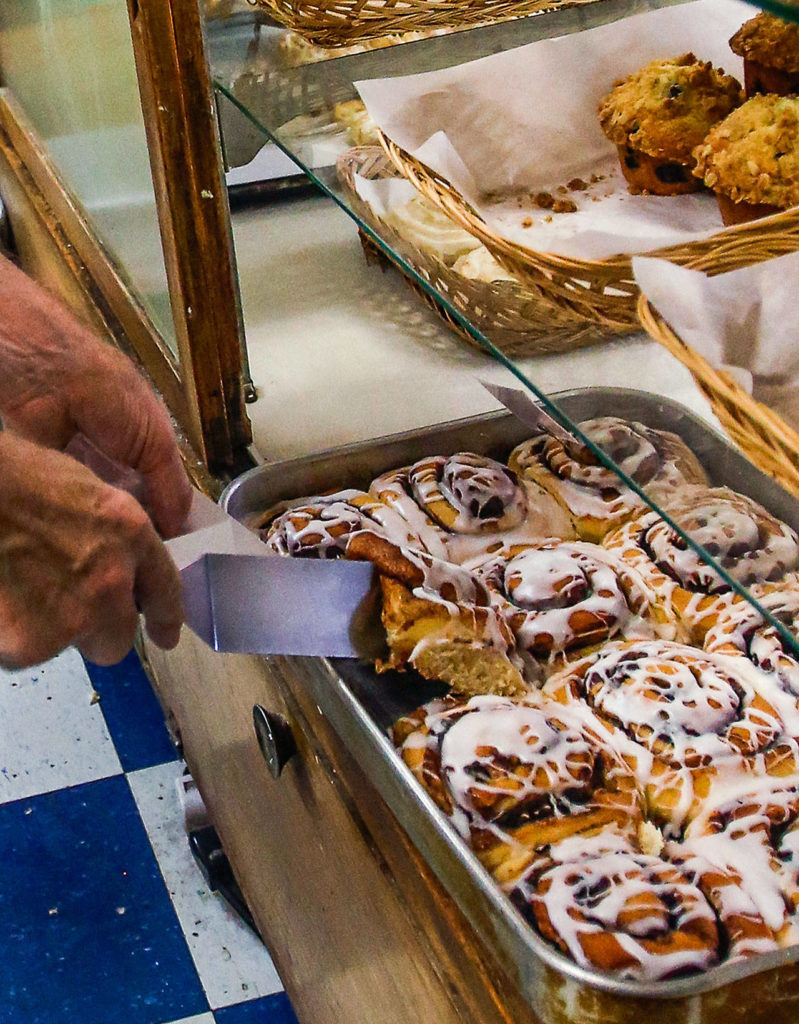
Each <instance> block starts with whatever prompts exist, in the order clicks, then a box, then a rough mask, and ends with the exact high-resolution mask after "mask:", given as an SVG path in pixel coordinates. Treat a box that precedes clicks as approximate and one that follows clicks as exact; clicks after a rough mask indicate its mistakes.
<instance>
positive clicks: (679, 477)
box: [508, 416, 706, 542]
mask: <svg viewBox="0 0 799 1024" xmlns="http://www.w3.org/2000/svg"><path fill="white" fill-rule="evenodd" d="M579 426H580V430H581V431H582V432H583V433H584V434H585V435H586V437H588V439H589V440H590V441H592V442H593V443H594V444H595V445H596V446H597V447H598V448H600V449H601V450H602V451H603V452H604V453H605V454H606V455H608V456H609V457H610V458H611V459H613V461H614V462H615V463H616V465H617V466H619V468H620V469H621V470H622V471H623V472H624V473H625V475H626V476H627V477H628V478H629V479H631V480H633V481H634V482H635V483H636V484H638V486H639V487H641V488H642V489H643V491H644V493H645V494H647V496H649V497H650V498H652V499H653V500H654V501H656V502H668V501H670V500H671V499H672V498H673V497H674V494H675V492H677V491H678V490H679V489H680V488H681V487H683V486H684V485H685V484H687V483H692V484H700V483H702V484H703V483H705V482H706V477H705V474H704V471H703V470H702V467H701V466H700V465H699V463H698V462H697V460H696V458H695V457H694V455H693V453H692V452H691V451H690V450H689V449H688V447H687V446H686V445H685V444H684V442H683V441H682V440H680V438H678V437H677V435H676V434H671V433H669V432H667V431H662V430H653V429H651V428H650V427H646V426H644V424H642V423H636V422H628V421H626V420H622V419H619V418H618V417H615V416H604V417H601V418H599V419H593V420H586V421H584V422H583V423H581V424H580V425H579ZM508 462H509V465H510V467H511V469H513V470H515V471H516V472H517V473H518V474H519V477H520V478H522V479H528V480H533V481H535V482H537V483H539V484H540V485H541V486H543V487H544V488H545V490H547V491H548V492H549V493H551V494H552V495H553V497H554V498H555V499H556V500H557V501H558V502H559V503H560V504H561V506H562V507H563V509H564V510H565V512H566V513H567V515H568V516H569V518H570V520H571V522H572V525H573V527H574V530H575V531H576V533H577V534H578V536H579V537H581V538H582V539H583V540H588V541H595V542H598V541H600V540H601V539H602V537H603V536H604V535H605V534H606V533H607V532H608V530H610V529H611V528H612V527H613V526H614V525H616V524H618V523H620V522H622V521H623V520H624V519H626V518H627V517H628V516H629V515H630V514H631V513H632V512H634V511H635V510H636V509H640V508H642V507H645V506H644V502H643V501H642V499H641V498H640V497H639V496H638V495H637V494H636V493H635V491H632V490H631V489H630V488H629V487H627V486H626V485H625V484H624V482H623V481H622V480H621V478H620V477H619V476H618V474H617V473H615V472H613V471H612V470H609V469H607V468H606V467H605V466H603V465H602V464H601V463H600V462H599V460H598V459H597V457H596V455H595V454H594V453H593V452H592V451H591V449H590V448H588V446H587V445H585V444H583V443H582V442H580V441H578V440H576V439H575V440H574V441H573V443H568V442H564V441H562V440H561V439H560V438H556V437H553V436H552V435H550V434H539V435H537V436H536V437H533V438H530V440H528V441H525V442H524V443H523V444H521V445H519V446H518V447H517V448H515V449H514V451H513V452H512V453H511V455H510V458H509V460H508Z"/></svg>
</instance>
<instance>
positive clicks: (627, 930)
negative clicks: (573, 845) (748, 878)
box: [532, 851, 718, 980]
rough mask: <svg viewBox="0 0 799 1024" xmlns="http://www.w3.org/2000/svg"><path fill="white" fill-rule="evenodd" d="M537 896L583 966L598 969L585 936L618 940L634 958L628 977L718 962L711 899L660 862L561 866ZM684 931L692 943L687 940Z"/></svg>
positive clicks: (602, 859) (606, 860) (639, 857)
mask: <svg viewBox="0 0 799 1024" xmlns="http://www.w3.org/2000/svg"><path fill="white" fill-rule="evenodd" d="M532 898H533V900H534V901H539V902H540V903H541V904H542V905H543V908H544V910H545V912H546V915H547V918H548V919H549V922H550V924H551V926H552V928H553V930H554V932H555V933H556V934H557V936H558V938H559V940H560V941H561V942H562V943H563V945H564V946H565V948H566V949H567V950H568V952H569V953H570V954H571V956H572V957H573V958H574V959H575V961H576V962H577V963H579V964H582V965H583V966H585V967H591V966H595V962H594V960H593V959H592V958H591V957H590V956H589V955H588V953H587V951H586V936H591V935H600V934H604V935H605V936H607V937H609V938H612V939H614V940H615V941H616V942H617V943H618V945H619V946H620V947H621V948H622V949H623V951H624V953H625V954H626V955H627V957H628V958H629V961H630V963H629V964H628V965H627V966H625V967H624V968H623V969H622V971H621V973H622V974H623V975H624V976H625V977H629V978H637V979H642V980H644V979H645V980H655V979H658V978H665V977H671V976H674V975H676V974H679V973H681V972H683V971H686V970H697V969H699V970H702V969H706V968H708V967H710V966H712V965H713V964H714V963H716V962H717V961H718V951H717V947H716V944H715V942H714V941H713V938H714V937H715V935H716V925H715V918H714V915H713V912H712V910H711V908H710V907H709V906H708V904H707V901H706V900H705V898H704V896H703V895H702V893H701V892H700V890H699V889H698V888H697V887H696V886H695V885H693V884H692V883H691V882H689V881H688V880H687V879H686V878H685V877H683V876H681V874H680V873H679V872H678V871H677V870H676V869H675V868H673V867H672V866H671V865H667V864H665V863H664V862H663V861H662V860H660V859H659V858H657V857H649V856H646V855H645V854H635V853H627V852H623V851H619V852H610V853H605V854H602V855H598V856H594V857H585V858H583V859H581V860H579V861H577V862H574V863H569V862H566V863H559V864H556V865H555V866H554V867H552V868H550V869H549V870H548V871H546V872H544V874H542V875H541V877H540V878H539V879H538V881H537V884H536V889H535V893H534V895H533V897H532ZM681 933H684V934H686V935H691V936H692V937H693V938H694V941H689V942H681V941H680V939H679V938H678V936H680V934H681ZM672 939H674V941H672Z"/></svg>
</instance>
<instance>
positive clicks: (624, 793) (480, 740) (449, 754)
mask: <svg viewBox="0 0 799 1024" xmlns="http://www.w3.org/2000/svg"><path fill="white" fill-rule="evenodd" d="M392 735H393V739H394V742H395V744H396V745H397V746H398V748H399V751H400V754H401V756H402V758H403V760H404V761H405V763H406V764H407V765H408V767H409V768H410V769H411V771H412V772H413V774H414V776H415V777H416V779H417V780H418V781H419V783H420V784H421V785H422V786H423V788H424V789H425V790H426V791H427V792H428V793H429V794H430V795H431V796H432V798H433V799H434V800H435V802H436V803H437V805H438V806H439V807H440V808H441V810H442V811H444V813H445V814H446V815H447V817H448V818H449V819H450V820H451V821H452V823H453V824H454V825H455V827H456V828H457V829H458V831H459V832H460V833H461V835H463V836H464V837H465V838H467V839H469V841H470V843H471V845H472V846H473V848H474V849H475V851H476V852H477V854H478V856H480V858H481V860H482V861H483V863H484V864H485V865H486V867H488V868H489V870H491V871H492V872H493V873H494V874H495V876H496V877H498V878H499V879H502V878H503V877H505V876H507V875H508V874H515V873H517V872H518V870H519V866H520V865H521V864H527V863H529V862H530V860H531V859H533V858H534V857H535V854H536V851H539V850H541V849H542V848H544V847H545V846H547V845H549V844H550V843H553V842H557V841H561V840H563V839H564V838H565V837H567V836H570V835H577V834H579V835H589V834H594V833H597V832H603V831H605V830H607V829H611V830H614V831H616V832H622V831H625V830H627V831H630V830H632V832H634V831H635V828H636V827H637V824H638V822H639V821H640V812H639V809H638V804H637V798H636V790H635V786H634V783H633V780H632V777H631V776H630V774H629V772H628V771H627V770H626V768H625V767H624V765H623V764H622V762H621V761H620V760H619V759H618V758H617V757H615V756H614V755H613V753H612V752H611V751H609V750H606V749H603V748H602V747H601V746H600V745H599V744H598V743H597V741H596V738H595V737H593V736H592V735H591V734H590V731H589V730H587V729H585V728H584V727H583V726H582V724H581V723H577V722H576V721H574V720H573V719H572V716H571V714H570V711H569V709H568V708H564V707H562V706H560V705H557V704H554V703H552V702H541V701H540V700H538V699H537V698H536V697H534V696H533V695H531V696H530V697H529V698H528V699H521V700H512V699H508V698H498V697H473V698H471V699H470V700H469V701H468V702H465V703H464V702H460V701H457V700H455V699H454V698H452V697H449V698H444V699H443V700H440V701H435V702H433V703H431V704H428V705H425V706H424V707H422V708H420V709H419V710H418V711H416V712H414V713H413V714H412V715H409V716H407V717H405V718H403V719H400V721H399V722H398V723H397V724H396V725H395V726H394V729H393V733H392Z"/></svg>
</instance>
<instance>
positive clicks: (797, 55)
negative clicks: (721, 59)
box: [730, 11, 799, 74]
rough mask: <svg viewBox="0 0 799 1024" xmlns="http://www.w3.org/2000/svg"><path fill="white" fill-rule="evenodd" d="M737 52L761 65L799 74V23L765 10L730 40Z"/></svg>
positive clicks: (746, 23) (750, 20)
mask: <svg viewBox="0 0 799 1024" xmlns="http://www.w3.org/2000/svg"><path fill="white" fill-rule="evenodd" d="M730 49H731V50H732V52H733V53H736V54H738V56H739V57H743V58H744V60H747V59H750V60H754V61H756V62H758V63H759V64H761V65H763V66H765V67H770V68H779V69H780V70H782V71H788V72H791V73H794V74H799V25H797V24H795V23H794V22H792V21H785V20H784V19H783V18H778V17H777V16H776V15H775V14H768V13H766V12H765V11H762V12H761V13H760V14H757V15H755V17H754V18H750V19H749V21H746V22H744V24H743V25H741V27H740V28H739V29H738V31H737V32H736V33H735V35H734V36H732V38H731V39H730Z"/></svg>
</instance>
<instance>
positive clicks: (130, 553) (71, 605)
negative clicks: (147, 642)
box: [0, 431, 183, 668]
mask: <svg viewBox="0 0 799 1024" xmlns="http://www.w3.org/2000/svg"><path fill="white" fill-rule="evenodd" d="M0 481H2V486H0V664H2V665H4V666H6V667H9V668H21V667H23V666H27V665H33V664H37V663H39V662H41V661H45V660H47V659H48V658H51V657H53V656H54V655H55V654H57V653H58V652H59V651H61V650H63V649H64V648H65V647H67V646H69V645H70V644H74V645H75V646H76V647H77V648H78V650H79V651H80V652H81V653H82V654H83V655H84V656H85V657H86V658H88V659H89V660H90V661H94V662H97V663H98V664H100V665H108V664H113V663H114V662H117V661H119V660H120V659H121V658H123V657H124V656H125V654H126V653H127V652H128V651H129V650H130V648H131V647H132V646H133V641H134V639H135V635H136V630H137V628H138V620H139V610H141V613H142V614H143V616H144V620H145V626H146V629H147V633H148V634H149V636H150V638H151V639H152V640H153V641H154V642H155V643H156V644H158V645H159V646H160V647H165V648H171V647H174V646H175V645H176V644H177V642H178V639H179V637H180V627H181V624H182V622H183V605H182V600H181V582H180V576H179V574H178V571H177V569H176V567H175V564H174V563H173V561H172V559H171V558H170V556H169V554H168V552H167V550H166V548H165V547H164V544H163V543H162V541H161V540H160V538H159V537H158V535H157V533H156V531H155V529H154V527H153V524H152V523H151V522H150V520H149V518H148V517H147V514H146V513H145V512H144V510H143V509H142V507H141V506H140V505H139V504H138V502H137V501H136V500H135V499H134V498H132V497H131V496H130V495H129V494H126V493H125V492H124V491H120V490H117V489H116V488H114V487H111V486H109V485H108V484H106V483H103V481H101V480H100V479H98V478H97V477H96V476H95V475H94V474H93V473H92V472H91V471H90V470H88V469H87V468H86V467H85V466H82V465H81V464H80V463H79V462H76V461H75V460H74V459H72V458H70V457H69V456H68V455H64V454H62V453H60V452H56V451H52V450H50V449H46V448H40V447H39V446H38V445H35V444H32V443H30V442H28V441H25V440H22V439H21V438H18V437H14V436H13V435H11V434H9V433H8V432H7V431H4V432H2V433H0Z"/></svg>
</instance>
